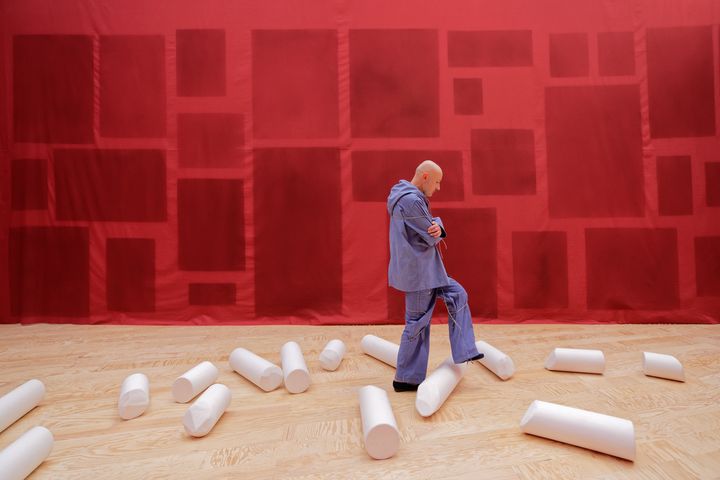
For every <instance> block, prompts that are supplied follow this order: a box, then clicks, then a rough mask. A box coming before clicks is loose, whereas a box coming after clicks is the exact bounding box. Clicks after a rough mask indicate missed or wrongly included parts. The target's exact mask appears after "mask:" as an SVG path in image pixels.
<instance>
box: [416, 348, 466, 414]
mask: <svg viewBox="0 0 720 480" xmlns="http://www.w3.org/2000/svg"><path fill="white" fill-rule="evenodd" d="M465 368H466V364H464V363H462V364H460V365H456V364H455V362H453V359H452V357H449V358H446V359H445V361H444V362H442V363H441V364H440V365H439V366H438V367H437V368H436V369H435V371H434V372H433V373H431V374H430V376H429V377H427V378H426V379H425V380H424V381H423V382H422V383H421V384H420V386H418V389H417V396H416V397H415V408H416V409H417V411H418V413H419V414H420V415H422V416H423V417H429V416H430V415H432V414H433V413H435V412H437V411H438V410H439V409H440V407H442V404H443V403H445V400H447V398H448V397H449V396H450V394H451V393H452V391H453V390H455V387H456V386H457V384H458V383H460V380H461V379H462V376H463V373H464V372H465Z"/></svg>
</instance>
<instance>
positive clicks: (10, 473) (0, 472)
mask: <svg viewBox="0 0 720 480" xmlns="http://www.w3.org/2000/svg"><path fill="white" fill-rule="evenodd" d="M54 443H55V439H54V438H53V434H52V433H50V430H48V429H47V428H45V427H33V428H31V429H30V430H28V431H27V432H25V433H23V434H22V435H21V436H20V437H19V438H18V439H17V440H15V441H14V442H13V443H11V444H10V445H8V446H7V447H5V449H4V450H2V451H0V478H2V479H3V480H22V479H24V478H25V477H27V476H28V475H30V474H31V473H32V472H33V470H35V469H36V468H37V467H39V466H40V464H41V463H42V462H44V461H45V459H46V458H47V457H48V456H49V455H50V452H51V451H52V448H53V444H54Z"/></svg>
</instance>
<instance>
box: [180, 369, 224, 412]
mask: <svg viewBox="0 0 720 480" xmlns="http://www.w3.org/2000/svg"><path fill="white" fill-rule="evenodd" d="M217 378H218V369H217V367H216V366H215V365H213V364H212V363H210V362H201V363H199V364H197V365H195V366H194V367H193V368H191V369H190V370H188V371H187V372H185V373H183V374H182V375H180V376H179V377H178V378H177V379H175V382H173V386H172V395H173V398H174V399H175V401H176V402H178V403H187V402H189V401H190V400H192V399H193V398H195V397H196V396H197V394H198V393H200V392H202V391H203V390H205V389H206V388H208V387H209V386H210V385H212V384H213V383H215V380H217Z"/></svg>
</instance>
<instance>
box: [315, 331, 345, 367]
mask: <svg viewBox="0 0 720 480" xmlns="http://www.w3.org/2000/svg"><path fill="white" fill-rule="evenodd" d="M345 350H346V349H345V344H344V343H343V341H342V340H338V339H335V340H330V341H329V342H328V343H327V345H325V348H323V351H322V352H320V365H322V368H324V369H325V370H330V371H333V370H337V368H338V367H339V366H340V362H342V359H343V357H344V356H345Z"/></svg>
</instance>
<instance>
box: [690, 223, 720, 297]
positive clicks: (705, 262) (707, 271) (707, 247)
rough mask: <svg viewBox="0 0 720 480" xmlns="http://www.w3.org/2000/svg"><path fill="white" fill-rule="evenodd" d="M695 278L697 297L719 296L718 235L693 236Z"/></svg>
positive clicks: (719, 239) (719, 261)
mask: <svg viewBox="0 0 720 480" xmlns="http://www.w3.org/2000/svg"><path fill="white" fill-rule="evenodd" d="M695 279H696V285H697V294H698V296H699V297H720V237H697V238H695Z"/></svg>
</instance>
